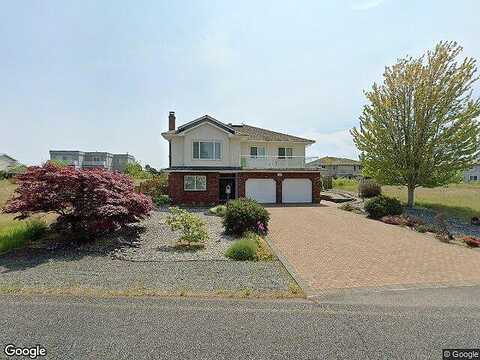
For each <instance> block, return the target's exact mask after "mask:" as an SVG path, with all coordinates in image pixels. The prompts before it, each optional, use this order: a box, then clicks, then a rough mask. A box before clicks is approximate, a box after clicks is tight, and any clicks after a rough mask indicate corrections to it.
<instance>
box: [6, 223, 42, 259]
mask: <svg viewBox="0 0 480 360" xmlns="http://www.w3.org/2000/svg"><path fill="white" fill-rule="evenodd" d="M46 231H47V224H46V223H45V221H42V220H38V219H34V220H29V221H22V222H18V223H14V224H12V225H10V226H6V227H4V228H2V229H1V230H0V253H3V252H6V251H9V250H12V249H17V248H21V247H23V246H25V244H26V243H27V242H28V241H35V240H38V239H40V238H41V237H42V236H43V234H45V232H46Z"/></svg>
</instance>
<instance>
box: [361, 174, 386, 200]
mask: <svg viewBox="0 0 480 360" xmlns="http://www.w3.org/2000/svg"><path fill="white" fill-rule="evenodd" d="M381 193H382V187H381V186H380V184H378V183H376V182H375V181H373V180H370V179H367V180H362V181H361V182H359V183H358V196H360V197H361V198H363V199H369V198H372V197H375V196H379V195H380V194H381Z"/></svg>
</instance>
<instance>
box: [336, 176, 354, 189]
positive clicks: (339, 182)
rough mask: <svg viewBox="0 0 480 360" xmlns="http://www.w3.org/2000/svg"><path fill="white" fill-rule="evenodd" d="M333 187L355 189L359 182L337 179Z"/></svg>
mask: <svg viewBox="0 0 480 360" xmlns="http://www.w3.org/2000/svg"><path fill="white" fill-rule="evenodd" d="M332 185H333V187H334V188H352V187H353V188H354V187H355V186H357V185H358V181H357V180H355V179H348V178H344V177H340V178H337V179H333V184H332Z"/></svg>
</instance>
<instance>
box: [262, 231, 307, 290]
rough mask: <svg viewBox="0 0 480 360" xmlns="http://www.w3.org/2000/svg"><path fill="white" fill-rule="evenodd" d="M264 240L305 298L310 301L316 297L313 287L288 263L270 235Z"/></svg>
mask: <svg viewBox="0 0 480 360" xmlns="http://www.w3.org/2000/svg"><path fill="white" fill-rule="evenodd" d="M264 239H265V241H266V242H267V244H268V246H270V248H271V249H272V250H273V252H274V253H275V255H276V256H277V258H278V260H279V261H280V262H281V263H282V265H283V267H284V268H285V270H287V272H288V273H289V274H290V276H291V277H292V278H293V280H295V282H296V283H297V285H298V286H299V287H300V288H301V289H302V291H303V293H304V294H305V297H306V298H307V299H309V298H311V297H313V296H315V292H314V291H313V289H312V287H311V286H310V285H309V284H308V283H307V282H306V281H305V280H303V279H302V278H301V277H300V276H299V275H298V274H297V273H296V272H295V270H294V269H293V266H292V264H290V263H289V262H288V260H287V258H286V257H285V256H284V255H283V254H282V253H281V251H280V250H279V249H278V248H277V246H276V245H274V244H273V242H272V241H271V240H270V238H269V237H268V235H267V236H265V237H264Z"/></svg>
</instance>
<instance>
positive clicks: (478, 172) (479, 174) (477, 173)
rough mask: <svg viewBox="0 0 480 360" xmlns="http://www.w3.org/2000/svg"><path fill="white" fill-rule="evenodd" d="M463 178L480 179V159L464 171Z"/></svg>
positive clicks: (466, 179)
mask: <svg viewBox="0 0 480 360" xmlns="http://www.w3.org/2000/svg"><path fill="white" fill-rule="evenodd" d="M463 180H464V181H465V182H469V181H480V161H479V162H478V163H477V164H475V165H474V166H473V167H472V168H471V169H468V170H467V171H465V172H464V173H463Z"/></svg>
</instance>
